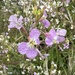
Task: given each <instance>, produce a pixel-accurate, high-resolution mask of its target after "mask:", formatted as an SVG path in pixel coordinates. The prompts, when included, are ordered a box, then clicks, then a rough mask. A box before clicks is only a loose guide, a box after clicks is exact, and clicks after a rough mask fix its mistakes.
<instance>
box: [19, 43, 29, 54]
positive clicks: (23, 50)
mask: <svg viewBox="0 0 75 75" xmlns="http://www.w3.org/2000/svg"><path fill="white" fill-rule="evenodd" d="M28 48H29V47H28V45H27V43H26V42H21V43H20V44H19V45H18V52H19V53H20V54H26V52H27V51H28Z"/></svg>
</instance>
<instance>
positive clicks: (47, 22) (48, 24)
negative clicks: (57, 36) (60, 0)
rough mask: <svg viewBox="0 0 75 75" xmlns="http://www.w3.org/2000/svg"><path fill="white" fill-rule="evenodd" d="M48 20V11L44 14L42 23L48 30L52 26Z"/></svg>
mask: <svg viewBox="0 0 75 75" xmlns="http://www.w3.org/2000/svg"><path fill="white" fill-rule="evenodd" d="M46 18H47V13H46V11H44V14H43V16H42V17H41V19H40V21H41V23H42V24H43V25H44V26H45V27H46V28H48V27H49V26H50V22H49V21H48V20H47V19H46Z"/></svg>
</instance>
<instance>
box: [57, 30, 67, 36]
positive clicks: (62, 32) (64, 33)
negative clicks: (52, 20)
mask: <svg viewBox="0 0 75 75" xmlns="http://www.w3.org/2000/svg"><path fill="white" fill-rule="evenodd" d="M66 32H67V31H66V30H65V29H60V30H58V31H57V34H58V35H60V36H65V35H66Z"/></svg>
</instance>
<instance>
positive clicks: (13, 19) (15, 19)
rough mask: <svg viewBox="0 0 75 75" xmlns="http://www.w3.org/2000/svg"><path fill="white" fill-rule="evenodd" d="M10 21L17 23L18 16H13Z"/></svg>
mask: <svg viewBox="0 0 75 75" xmlns="http://www.w3.org/2000/svg"><path fill="white" fill-rule="evenodd" d="M9 21H13V22H17V15H11V16H10V18H9Z"/></svg>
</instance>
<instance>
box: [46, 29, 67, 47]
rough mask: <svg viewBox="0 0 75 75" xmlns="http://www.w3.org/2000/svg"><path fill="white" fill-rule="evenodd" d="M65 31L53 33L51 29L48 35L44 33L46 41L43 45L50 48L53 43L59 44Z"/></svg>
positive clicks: (53, 30)
mask: <svg viewBox="0 0 75 75" xmlns="http://www.w3.org/2000/svg"><path fill="white" fill-rule="evenodd" d="M65 35H66V30H65V29H60V30H57V31H55V29H51V30H50V31H49V32H48V33H45V36H46V39H45V43H46V44H47V45H48V46H52V45H53V44H54V43H57V44H59V43H60V42H63V41H64V40H65V37H64V36H65Z"/></svg>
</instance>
